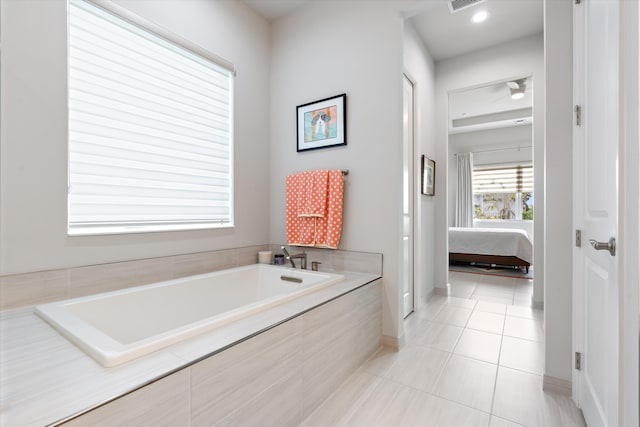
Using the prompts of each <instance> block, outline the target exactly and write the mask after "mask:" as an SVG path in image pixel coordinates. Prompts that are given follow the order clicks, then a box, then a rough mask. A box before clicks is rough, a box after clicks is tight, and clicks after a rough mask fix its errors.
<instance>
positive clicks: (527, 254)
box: [449, 227, 533, 271]
mask: <svg viewBox="0 0 640 427" xmlns="http://www.w3.org/2000/svg"><path fill="white" fill-rule="evenodd" d="M449 260H450V261H460V262H478V263H484V264H496V265H509V266H518V267H524V268H526V270H527V271H529V266H530V265H531V263H532V261H533V245H532V243H531V240H529V236H527V232H526V231H524V230H518V229H511V228H459V227H449Z"/></svg>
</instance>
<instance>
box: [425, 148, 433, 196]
mask: <svg viewBox="0 0 640 427" xmlns="http://www.w3.org/2000/svg"><path fill="white" fill-rule="evenodd" d="M435 188H436V162H434V161H433V160H431V159H429V158H428V157H427V156H425V155H424V154H423V155H422V194H424V195H426V196H433V195H434V194H435Z"/></svg>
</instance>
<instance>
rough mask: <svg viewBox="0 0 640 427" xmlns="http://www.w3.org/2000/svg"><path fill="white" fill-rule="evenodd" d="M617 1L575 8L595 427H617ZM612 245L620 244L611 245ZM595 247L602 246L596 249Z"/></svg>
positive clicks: (584, 401) (587, 387)
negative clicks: (612, 247) (612, 248)
mask: <svg viewBox="0 0 640 427" xmlns="http://www.w3.org/2000/svg"><path fill="white" fill-rule="evenodd" d="M618 20H619V3H618V1H617V0H616V1H611V0H589V1H582V2H581V3H580V4H577V5H575V6H574V31H575V33H574V35H575V36H574V64H575V65H574V67H575V70H574V78H575V81H574V89H575V91H574V97H575V100H576V104H577V105H579V106H580V107H581V116H582V117H581V124H580V125H579V126H578V125H575V126H574V192H575V200H574V215H575V222H576V228H577V229H580V230H582V245H581V247H579V248H576V250H575V256H574V280H575V286H574V291H575V292H576V299H575V300H574V301H575V306H574V309H575V310H576V313H575V314H576V317H574V318H575V319H576V320H577V329H576V343H575V344H574V346H575V348H576V351H578V352H580V353H581V367H580V370H579V371H578V370H576V371H574V372H575V374H576V375H575V376H574V378H575V379H576V380H577V381H576V382H577V384H576V386H577V393H578V396H577V401H578V403H579V405H580V406H581V408H582V411H583V413H584V417H585V420H586V421H587V424H588V425H589V426H590V427H597V426H609V427H614V426H617V425H618V262H617V260H618V257H617V256H616V254H615V253H614V252H613V251H611V252H610V251H609V250H607V244H609V242H610V239H617V238H618V209H617V208H618V181H617V177H618V173H617V161H618V143H619V132H618V128H619V119H618V117H619V111H618V100H619V83H618V70H619V63H618V58H619V54H618V38H619V23H618ZM611 242H612V243H613V242H614V240H611ZM593 246H596V247H593Z"/></svg>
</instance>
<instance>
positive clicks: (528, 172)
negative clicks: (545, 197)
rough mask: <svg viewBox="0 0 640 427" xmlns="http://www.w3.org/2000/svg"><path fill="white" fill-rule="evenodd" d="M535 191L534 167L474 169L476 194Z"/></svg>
mask: <svg viewBox="0 0 640 427" xmlns="http://www.w3.org/2000/svg"><path fill="white" fill-rule="evenodd" d="M532 191H533V167H532V166H521V165H519V166H512V167H505V168H490V169H474V171H473V192H474V193H526V192H532Z"/></svg>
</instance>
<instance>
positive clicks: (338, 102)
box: [296, 93, 347, 152]
mask: <svg viewBox="0 0 640 427" xmlns="http://www.w3.org/2000/svg"><path fill="white" fill-rule="evenodd" d="M296 124H297V127H298V146H297V150H298V151H299V152H300V151H307V150H317V149H318V148H327V147H335V146H338V145H347V138H346V135H347V95H346V94H344V93H343V94H342V95H337V96H334V97H331V98H326V99H321V100H320V101H314V102H310V103H308V104H304V105H298V106H297V107H296Z"/></svg>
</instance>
